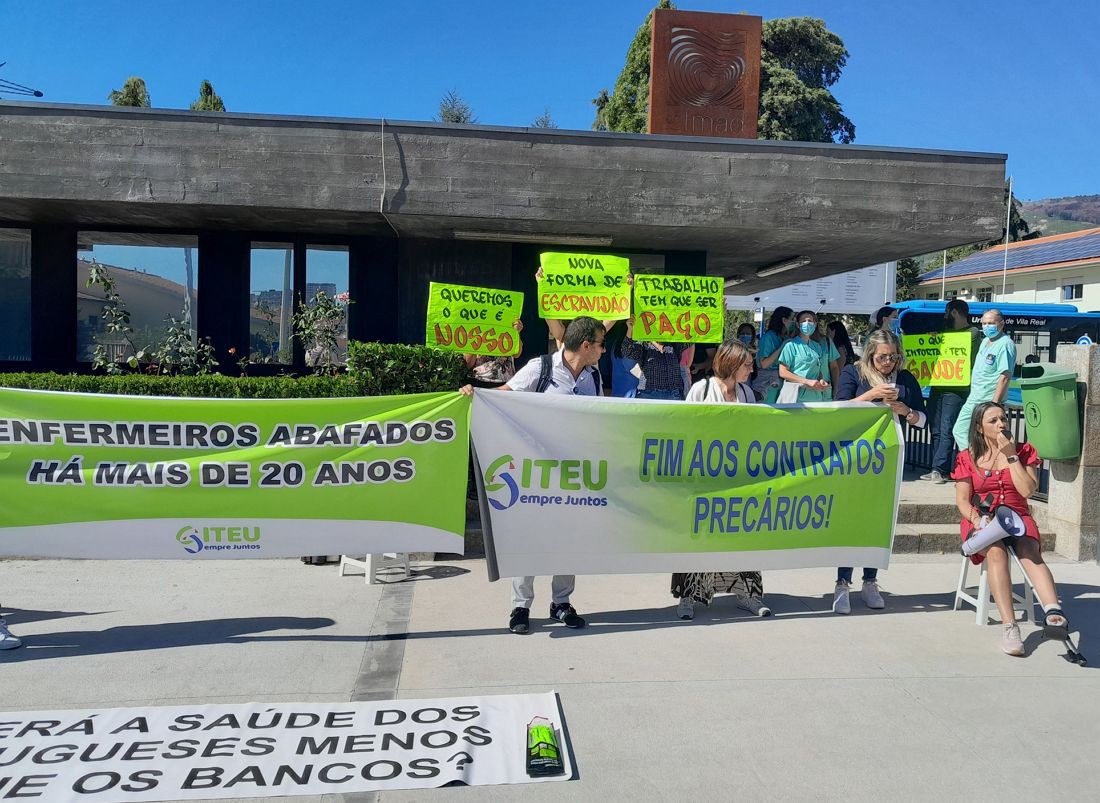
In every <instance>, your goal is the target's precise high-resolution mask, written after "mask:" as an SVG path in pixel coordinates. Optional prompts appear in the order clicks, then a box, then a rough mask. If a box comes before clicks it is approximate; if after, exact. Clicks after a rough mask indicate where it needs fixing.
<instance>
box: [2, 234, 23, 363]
mask: <svg viewBox="0 0 1100 803" xmlns="http://www.w3.org/2000/svg"><path fill="white" fill-rule="evenodd" d="M0 332H3V338H0V361H4V360H18V361H22V360H29V359H30V358H31V233H30V232H29V231H27V230H26V229H0Z"/></svg>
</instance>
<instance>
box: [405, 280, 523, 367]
mask: <svg viewBox="0 0 1100 803" xmlns="http://www.w3.org/2000/svg"><path fill="white" fill-rule="evenodd" d="M522 313H523V293H517V292H514V291H512V290H493V289H490V288H487V287H467V286H466V285H462V284H443V283H441V282H432V283H431V285H430V286H429V288H428V326H427V334H426V337H425V341H424V342H425V343H427V344H428V345H429V346H435V347H436V348H441V349H445V350H446V351H459V352H462V353H464V354H489V355H492V356H494V357H515V356H516V355H517V354H519V351H520V342H519V333H518V332H517V331H516V329H515V323H516V321H518V320H519V318H520V315H521V314H522Z"/></svg>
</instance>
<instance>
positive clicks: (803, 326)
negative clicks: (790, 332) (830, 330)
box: [798, 321, 817, 337]
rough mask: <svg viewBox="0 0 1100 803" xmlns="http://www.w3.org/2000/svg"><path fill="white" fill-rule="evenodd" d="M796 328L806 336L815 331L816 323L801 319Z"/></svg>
mask: <svg viewBox="0 0 1100 803" xmlns="http://www.w3.org/2000/svg"><path fill="white" fill-rule="evenodd" d="M798 330H799V331H800V332H802V334H804V335H806V337H809V336H810V335H812V334H813V333H814V332H816V331H817V324H816V323H814V322H813V321H803V322H802V323H800V324H799V325H798Z"/></svg>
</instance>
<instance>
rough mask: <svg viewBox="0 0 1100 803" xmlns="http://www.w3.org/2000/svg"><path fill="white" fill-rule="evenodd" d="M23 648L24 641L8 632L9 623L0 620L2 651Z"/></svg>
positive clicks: (0, 647) (0, 646) (0, 645)
mask: <svg viewBox="0 0 1100 803" xmlns="http://www.w3.org/2000/svg"><path fill="white" fill-rule="evenodd" d="M22 646H23V642H22V640H21V639H19V638H18V637H17V636H15V635H13V634H12V632H11V631H10V630H8V623H7V622H5V621H4V620H3V619H0V650H14V649H15V648H16V647H22Z"/></svg>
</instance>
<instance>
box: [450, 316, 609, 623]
mask: <svg viewBox="0 0 1100 803" xmlns="http://www.w3.org/2000/svg"><path fill="white" fill-rule="evenodd" d="M606 336H607V331H606V329H605V328H604V325H603V324H602V323H600V322H599V321H597V320H595V319H594V318H589V317H587V316H582V317H580V318H576V319H575V320H573V321H572V322H571V323H570V324H569V326H568V328H567V329H566V330H565V337H564V338H563V342H562V348H561V349H559V350H558V351H555V352H554V353H553V354H545V355H543V356H541V357H539V358H537V359H533V360H530V361H529V362H528V363H527V364H526V365H524V366H523V368H521V369H520V370H519V371H518V372H517V373H516V375H515V376H514V377H513V378H512V379H511V380H509V381H508V382H507V383H505V384H504V385H501V386H500V387H499V388H498V390H514V391H527V392H532V393H551V394H557V395H562V396H599V395H600V392H601V389H602V386H603V382H602V380H601V379H600V372H599V370H598V369H597V368H596V367H595V366H596V363H598V362H599V361H600V357H601V356H602V355H603V350H604V338H605V337H606ZM462 392H463V393H465V394H467V395H472V394H473V388H472V387H471V386H470V385H466V386H465V387H463V388H462ZM495 472H496V468H494V467H493V466H489V468H488V471H486V478H485V479H486V483H490V482H493V477H492V475H493V474H495ZM490 504H493V505H498V504H499V503H497V502H495V501H494V502H491V503H490ZM576 582H577V578H576V576H575V575H572V574H556V575H554V578H553V580H552V581H551V586H550V590H551V594H552V597H551V603H550V618H551V619H557V620H558V621H559V622H561V623H562V624H564V625H565V626H566V627H571V628H581V627H584V625H585V621H584V619H583V618H581V617H580V616H579V615H578V614H577V611H576V609H575V608H574V607H573V606H572V605H571V604H570V603H569V598H570V597H571V596H572V594H573V589H574V587H575V586H576ZM534 601H535V578H534V576H526V577H515V578H513V579H512V612H511V614H509V617H508V629H509V630H510V631H511V632H513V633H516V634H517V635H525V634H527V633H528V632H530V628H531V626H530V618H531V605H532V603H534Z"/></svg>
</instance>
